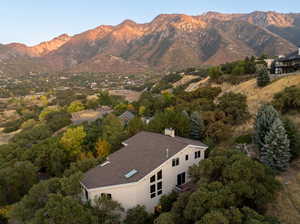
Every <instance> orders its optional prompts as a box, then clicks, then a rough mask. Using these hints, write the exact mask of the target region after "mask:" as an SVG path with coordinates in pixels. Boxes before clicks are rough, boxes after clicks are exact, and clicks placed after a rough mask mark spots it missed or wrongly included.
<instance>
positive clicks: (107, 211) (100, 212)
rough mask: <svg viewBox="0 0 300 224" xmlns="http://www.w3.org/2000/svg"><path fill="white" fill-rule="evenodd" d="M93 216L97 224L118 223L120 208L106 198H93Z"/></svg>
mask: <svg viewBox="0 0 300 224" xmlns="http://www.w3.org/2000/svg"><path fill="white" fill-rule="evenodd" d="M94 204H95V205H94V209H93V214H94V215H95V216H97V218H98V223H111V224H113V223H120V220H121V212H123V211H124V209H123V208H122V206H121V205H120V204H119V203H118V202H116V201H113V200H111V199H110V198H108V197H106V196H102V197H98V198H95V202H94Z"/></svg>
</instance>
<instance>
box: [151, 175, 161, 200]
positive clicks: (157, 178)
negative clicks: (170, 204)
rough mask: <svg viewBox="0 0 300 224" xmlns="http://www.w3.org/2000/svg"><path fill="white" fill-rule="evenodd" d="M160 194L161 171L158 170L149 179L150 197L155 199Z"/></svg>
mask: <svg viewBox="0 0 300 224" xmlns="http://www.w3.org/2000/svg"><path fill="white" fill-rule="evenodd" d="M162 192H163V189H162V170H160V171H158V172H157V173H156V175H153V176H151V177H150V197H151V198H155V197H156V196H158V195H161V194H162Z"/></svg>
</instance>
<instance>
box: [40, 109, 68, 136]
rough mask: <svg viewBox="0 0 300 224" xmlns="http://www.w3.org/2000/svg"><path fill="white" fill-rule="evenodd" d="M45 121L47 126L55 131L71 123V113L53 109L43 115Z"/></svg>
mask: <svg viewBox="0 0 300 224" xmlns="http://www.w3.org/2000/svg"><path fill="white" fill-rule="evenodd" d="M45 121H46V123H47V125H48V126H49V128H50V129H51V130H52V131H53V132H55V131H58V130H59V129H61V128H63V127H66V126H68V125H69V124H71V115H70V114H69V113H67V112H66V111H55V112H51V113H48V114H47V115H46V116H45Z"/></svg>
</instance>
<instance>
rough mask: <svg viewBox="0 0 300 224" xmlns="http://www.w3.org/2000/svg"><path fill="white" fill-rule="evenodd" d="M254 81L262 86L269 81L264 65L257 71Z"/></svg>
mask: <svg viewBox="0 0 300 224" xmlns="http://www.w3.org/2000/svg"><path fill="white" fill-rule="evenodd" d="M256 83H257V86H259V87H264V86H266V85H268V84H269V83H270V76H269V73H268V70H267V69H266V68H265V67H264V68H262V69H260V70H259V71H258V74H257V78H256Z"/></svg>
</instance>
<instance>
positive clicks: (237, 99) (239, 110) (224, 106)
mask: <svg viewBox="0 0 300 224" xmlns="http://www.w3.org/2000/svg"><path fill="white" fill-rule="evenodd" d="M218 100H219V104H218V107H219V108H220V110H222V111H224V112H225V114H226V116H227V117H228V118H229V120H230V123H232V124H240V123H242V122H243V121H245V120H246V119H247V118H249V112H248V105H247V98H246V96H245V95H243V94H240V93H233V92H229V93H225V94H224V95H223V96H221V97H220V98H219V99H218Z"/></svg>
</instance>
